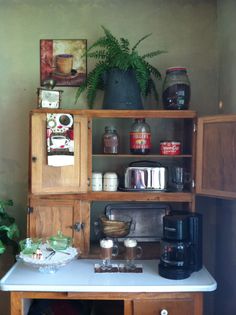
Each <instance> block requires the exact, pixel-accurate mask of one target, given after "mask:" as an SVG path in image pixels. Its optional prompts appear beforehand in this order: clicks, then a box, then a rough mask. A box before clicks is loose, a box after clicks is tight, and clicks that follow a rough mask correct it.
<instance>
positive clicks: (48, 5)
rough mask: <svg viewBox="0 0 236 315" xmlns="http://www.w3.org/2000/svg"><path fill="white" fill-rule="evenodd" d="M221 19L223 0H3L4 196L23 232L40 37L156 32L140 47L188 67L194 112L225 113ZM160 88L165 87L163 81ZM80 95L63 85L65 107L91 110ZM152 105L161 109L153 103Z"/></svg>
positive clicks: (133, 37)
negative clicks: (104, 30)
mask: <svg viewBox="0 0 236 315" xmlns="http://www.w3.org/2000/svg"><path fill="white" fill-rule="evenodd" d="M216 22H217V15H216V0H198V1H196V0H145V1H143V0H93V1H92V0H84V1H82V0H25V1H23V0H22V1H21V0H0V43H1V53H0V70H1V72H0V73H1V79H0V108H1V114H0V139H1V141H0V145H1V150H0V175H1V177H0V197H3V198H12V199H13V201H14V203H15V207H14V209H13V214H14V215H15V216H16V218H17V222H18V224H19V225H20V228H21V231H22V237H23V236H24V235H25V226H26V211H25V208H26V205H27V181H28V179H27V176H28V143H29V138H28V136H29V130H28V114H29V111H30V110H31V109H32V108H35V107H36V89H37V87H39V40H40V39H73V38H74V39H77V38H87V39H88V45H90V44H92V43H93V42H94V41H95V40H96V39H97V38H98V37H99V36H101V35H102V30H101V28H100V25H104V26H106V27H107V28H109V29H110V30H111V31H112V32H113V33H114V34H115V35H117V36H123V37H127V38H129V39H130V41H131V43H135V42H136V41H137V40H138V39H139V38H141V37H142V36H143V35H145V34H148V33H150V32H151V33H152V36H151V37H150V38H149V39H147V40H146V41H145V42H143V44H142V45H140V50H141V51H143V52H146V51H152V50H156V49H165V50H167V51H168V53H167V54H164V55H161V56H159V57H157V58H154V59H153V60H152V63H153V65H155V66H156V67H158V68H159V69H160V71H161V73H162V74H163V76H164V73H165V69H166V68H167V67H170V66H176V65H180V66H186V67H187V68H188V73H189V78H190V81H191V85H192V102H191V109H194V110H198V112H199V114H200V115H203V114H210V113H217V111H218V79H217V64H218V63H217V62H218V55H217V41H216V36H217V27H216ZM92 67H93V63H92V62H91V61H89V62H88V68H89V69H91V68H92ZM158 87H159V92H160V91H161V82H159V83H158ZM74 96H75V88H64V93H63V101H62V103H63V104H62V107H64V108H79V107H86V104H85V101H84V99H83V98H82V99H81V100H80V101H79V103H78V104H77V105H76V106H74ZM101 97H102V95H100V97H99V98H98V105H97V107H100V104H101ZM146 107H147V108H160V106H159V107H157V105H156V104H155V103H153V102H152V103H151V102H150V101H149V102H148V103H147V104H146ZM0 260H1V258H0ZM0 307H1V305H0Z"/></svg>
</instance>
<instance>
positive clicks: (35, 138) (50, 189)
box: [30, 113, 88, 194]
mask: <svg viewBox="0 0 236 315" xmlns="http://www.w3.org/2000/svg"><path fill="white" fill-rule="evenodd" d="M46 117H47V115H46V113H33V114H32V117H31V162H30V165H31V170H30V171H31V192H32V193H34V194H46V193H49V194H50V193H51V194H52V193H78V192H86V191H87V178H88V175H87V145H88V143H87V140H88V135H87V131H88V127H87V118H86V117H80V116H79V115H74V116H73V117H74V165H69V166H60V167H58V166H57V167H55V166H49V165H48V164H47V146H46Z"/></svg>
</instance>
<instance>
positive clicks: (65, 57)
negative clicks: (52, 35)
mask: <svg viewBox="0 0 236 315" xmlns="http://www.w3.org/2000/svg"><path fill="white" fill-rule="evenodd" d="M86 49H87V40H86V39H41V40H40V84H41V85H43V82H44V81H45V80H48V79H53V80H55V81H56V85H57V86H80V85H81V84H82V83H83V82H84V80H85V79H86V76H87V58H86Z"/></svg>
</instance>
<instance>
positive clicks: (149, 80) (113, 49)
mask: <svg viewBox="0 0 236 315" xmlns="http://www.w3.org/2000/svg"><path fill="white" fill-rule="evenodd" d="M102 29H103V31H104V36H103V37H101V38H99V39H98V40H97V41H96V42H95V43H94V44H93V45H92V46H90V47H89V48H88V49H87V57H88V58H94V59H95V60H97V61H98V62H97V64H96V66H95V67H94V69H93V70H92V71H91V72H90V73H89V74H88V75H87V78H86V80H85V81H84V82H83V84H82V85H81V86H80V87H79V88H78V89H77V91H76V97H75V101H76V102H77V100H78V98H79V97H80V95H81V93H83V92H84V91H85V90H87V101H88V105H89V107H90V108H91V107H92V106H93V103H94V100H95V97H96V92H97V89H101V90H104V83H103V75H104V74H105V73H106V72H107V71H109V70H111V69H120V70H123V71H127V70H130V69H133V71H134V73H135V76H136V79H137V82H138V85H139V88H140V91H141V94H142V96H147V95H148V94H150V93H152V92H153V93H154V96H155V98H156V99H158V93H157V89H156V86H155V83H154V78H156V79H161V74H160V72H159V71H158V70H157V68H155V67H154V66H152V65H151V64H150V63H149V62H148V61H147V59H149V58H153V57H155V56H158V55H160V54H162V53H164V52H165V51H162V50H156V51H153V52H149V53H146V54H144V55H140V54H139V53H138V51H137V47H138V46H139V44H140V43H141V42H142V41H144V40H145V39H146V38H148V37H149V36H151V34H147V35H145V36H143V37H142V38H140V39H139V40H138V42H137V43H136V44H135V45H134V46H133V47H132V48H131V47H130V42H129V40H128V39H126V38H123V37H122V38H119V39H117V38H116V37H115V36H114V35H113V34H112V33H111V32H110V31H109V30H108V29H106V28H105V27H104V26H102Z"/></svg>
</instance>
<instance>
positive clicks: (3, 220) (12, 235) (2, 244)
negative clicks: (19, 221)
mask: <svg viewBox="0 0 236 315" xmlns="http://www.w3.org/2000/svg"><path fill="white" fill-rule="evenodd" d="M6 206H13V202H12V200H0V254H3V253H4V252H5V250H6V246H8V245H10V246H12V247H13V249H14V251H15V252H16V251H17V249H18V244H17V242H16V241H15V239H16V238H18V237H19V229H18V227H17V225H16V223H15V219H14V218H13V217H12V216H10V215H9V214H8V213H7V211H6V210H5V207H6Z"/></svg>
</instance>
